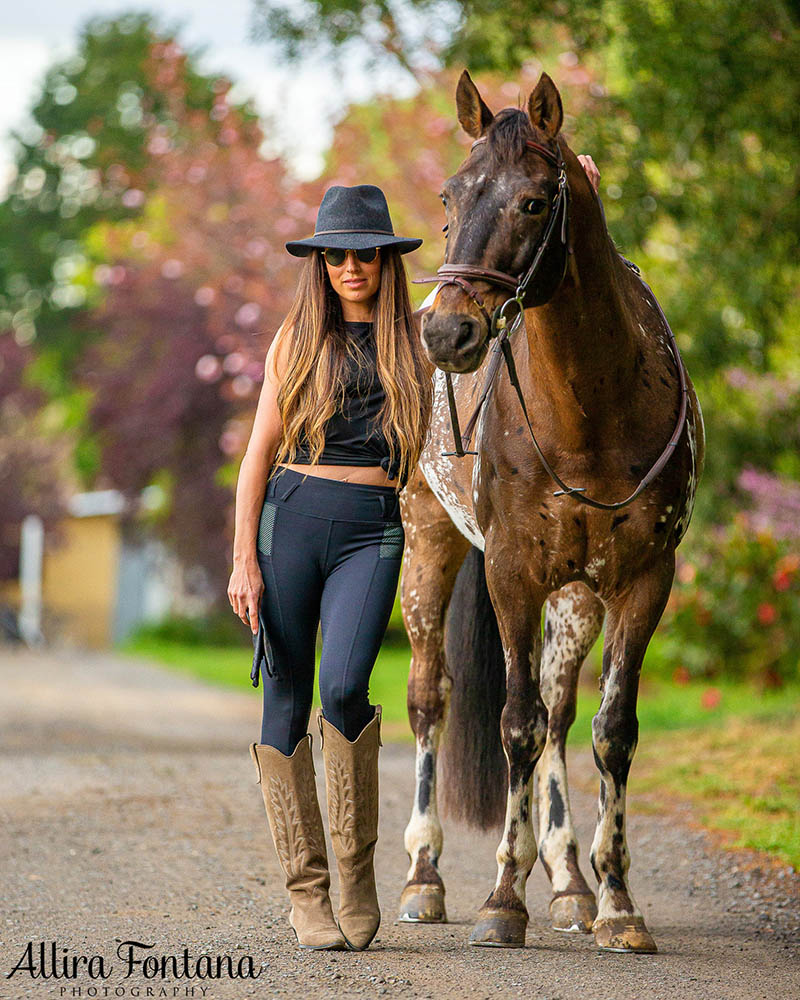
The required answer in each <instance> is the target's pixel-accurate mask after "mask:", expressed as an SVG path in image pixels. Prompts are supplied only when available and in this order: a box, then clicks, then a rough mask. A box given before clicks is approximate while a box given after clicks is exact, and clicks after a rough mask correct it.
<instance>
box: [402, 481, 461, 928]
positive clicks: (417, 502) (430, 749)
mask: <svg viewBox="0 0 800 1000" xmlns="http://www.w3.org/2000/svg"><path fill="white" fill-rule="evenodd" d="M402 504H403V523H404V524H405V530H406V548H405V552H404V555H403V576H402V588H401V605H402V609H403V620H404V622H405V626H406V631H407V632H408V637H409V641H410V643H411V669H410V673H409V679H408V717H409V721H410V722H411V728H412V729H413V731H414V735H415V737H416V748H417V755H416V776H417V781H416V789H415V792H414V807H413V810H412V812H411V819H410V820H409V823H408V826H407V827H406V831H405V838H404V842H405V848H406V851H408V855H409V858H410V859H411V867H410V868H409V870H408V881H407V882H406V885H405V888H404V889H403V893H402V895H401V897H400V915H399V919H400V920H403V921H412V922H423V923H429V922H439V921H444V920H446V919H447V917H446V915H445V908H444V884H443V882H442V878H441V876H440V875H439V868H438V863H439V856H440V855H441V852H442V826H441V823H440V822H439V813H438V809H437V804H436V754H437V750H438V747H439V743H440V741H441V737H442V731H443V729H444V723H445V715H446V711H447V700H448V696H449V693H450V679H449V677H448V675H447V673H446V670H445V650H444V622H445V612H446V611H447V605H448V603H449V601H450V596H451V594H452V592H453V585H454V583H455V579H456V576H457V574H458V570H459V568H460V566H461V563H462V562H463V561H464V555H465V554H466V552H467V550H468V549H469V545H470V543H469V542H468V541H467V539H466V538H464V536H463V535H462V534H461V533H460V532H459V531H458V529H457V528H456V527H455V526H454V525H453V523H452V521H451V520H450V518H449V517H448V516H447V514H446V512H445V511H444V509H443V507H442V506H441V504H440V503H439V501H438V500H437V499H436V497H435V496H434V495H433V493H432V492H431V490H430V488H429V487H428V485H427V483H426V482H425V480H424V478H423V477H422V475H421V474H420V473H417V474H415V475H414V477H413V478H412V480H411V481H410V482H409V484H408V485H407V487H406V489H405V491H404V494H403V500H402Z"/></svg>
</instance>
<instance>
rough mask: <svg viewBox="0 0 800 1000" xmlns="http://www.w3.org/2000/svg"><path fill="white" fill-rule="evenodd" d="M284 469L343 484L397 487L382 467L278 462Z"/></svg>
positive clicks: (395, 481)
mask: <svg viewBox="0 0 800 1000" xmlns="http://www.w3.org/2000/svg"><path fill="white" fill-rule="evenodd" d="M278 465H279V466H280V467H281V468H282V469H292V471H294V472H300V473H302V474H303V475H306V474H308V475H309V476H320V477H321V478H323V479H339V480H340V481H341V482H343V483H366V484H367V485H369V486H396V485H397V480H396V479H389V476H388V474H387V472H386V470H385V469H384V468H382V467H381V466H380V465H287V464H284V463H283V462H278Z"/></svg>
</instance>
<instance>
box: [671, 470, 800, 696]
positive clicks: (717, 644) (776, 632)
mask: <svg viewBox="0 0 800 1000" xmlns="http://www.w3.org/2000/svg"><path fill="white" fill-rule="evenodd" d="M743 475H744V474H743ZM767 478H772V477H764V480H766V479H767ZM747 483H750V485H754V484H755V479H752V480H751V479H749V478H748V476H744V482H742V483H741V485H742V486H745V485H746V484H747ZM760 483H761V485H764V482H762V481H760ZM778 495H779V494H776V493H775V492H773V493H771V494H770V496H771V498H772V499H773V500H775V497H776V496H778ZM789 495H790V497H791V496H793V494H791V491H790V494H789ZM762 499H763V498H762ZM789 527H790V525H789V524H788V522H786V521H784V520H782V519H781V518H776V520H775V522H774V524H772V525H769V524H768V522H767V521H766V520H765V515H764V511H763V508H762V509H759V507H758V505H756V508H755V510H753V511H742V512H741V513H739V514H737V515H736V516H735V517H734V519H733V522H732V523H731V524H729V525H727V526H717V527H715V528H713V529H711V530H710V531H707V532H704V533H702V534H699V533H698V534H697V535H695V536H692V537H691V543H692V544H691V548H689V549H687V550H686V551H685V552H684V553H682V554H681V553H679V557H678V567H677V573H676V578H675V584H674V586H673V589H672V594H671V596H670V599H669V603H668V604H667V610H666V612H665V614H664V618H663V619H662V622H661V625H660V627H659V632H660V634H661V636H662V639H663V646H664V652H665V654H666V655H667V657H668V659H669V661H670V662H671V663H672V664H673V665H674V668H675V676H676V677H683V678H687V677H691V676H695V677H697V676H700V677H719V678H740V679H742V678H748V679H753V680H758V681H760V682H761V683H763V684H764V685H765V686H772V687H775V686H780V685H782V684H784V683H785V682H787V681H797V680H798V679H800V611H799V609H800V535H799V534H798V530H799V527H800V520H798V521H796V522H795V525H794V532H793V533H792V532H790V531H789V530H788V529H789ZM776 529H777V530H776Z"/></svg>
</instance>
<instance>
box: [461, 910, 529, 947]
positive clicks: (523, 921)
mask: <svg viewBox="0 0 800 1000" xmlns="http://www.w3.org/2000/svg"><path fill="white" fill-rule="evenodd" d="M527 927H528V917H527V915H526V914H525V913H520V912H519V910H481V911H480V913H479V914H478V922H477V924H475V926H474V927H473V929H472V933H471V934H470V936H469V943H470V944H474V945H478V946H480V947H484V948H524V947H525V931H526V929H527Z"/></svg>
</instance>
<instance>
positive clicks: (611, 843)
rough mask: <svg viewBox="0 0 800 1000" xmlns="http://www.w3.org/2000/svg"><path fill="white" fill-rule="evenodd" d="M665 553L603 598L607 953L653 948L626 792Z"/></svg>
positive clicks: (598, 726) (666, 573)
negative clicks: (638, 895) (633, 861)
mask: <svg viewBox="0 0 800 1000" xmlns="http://www.w3.org/2000/svg"><path fill="white" fill-rule="evenodd" d="M667 555H669V556H670V558H667V559H666V560H665V561H664V562H662V563H661V564H659V565H658V566H656V567H653V568H651V569H650V570H649V571H648V573H647V574H642V575H641V576H639V577H637V578H636V579H635V580H634V581H633V584H632V586H631V587H630V588H629V589H628V590H627V591H626V592H625V594H624V595H623V596H621V597H620V598H618V599H616V600H615V599H611V600H609V601H608V602H607V609H608V623H607V626H606V638H605V646H604V650H603V677H602V682H601V684H602V689H603V698H602V701H601V703H600V709H599V711H598V713H597V715H596V716H595V717H594V719H593V721H592V738H593V745H594V757H595V761H596V763H597V766H598V768H599V769H600V802H599V807H598V815H597V829H596V832H595V836H594V841H593V842H592V852H591V860H592V868H593V869H594V872H595V875H596V876H597V880H598V882H599V883H600V888H599V892H598V913H597V919H596V920H595V922H594V925H593V927H592V931H593V933H594V938H595V942H596V944H597V945H598V947H599V948H601V949H602V950H604V951H619V952H655V951H657V950H658V949H657V948H656V944H655V941H654V940H653V938H652V936H651V934H650V932H649V931H648V929H647V927H646V926H645V922H644V918H643V916H642V914H641V911H640V910H639V908H638V906H637V905H636V903H635V901H634V899H633V895H632V893H631V890H630V886H629V884H628V870H629V868H630V855H629V853H628V845H627V843H626V837H625V790H626V785H627V780H628V772H629V770H630V766H631V761H632V760H633V755H634V752H635V750H636V743H637V739H638V728H639V724H638V720H637V718H636V698H637V694H638V689H639V674H640V671H641V666H642V660H643V659H644V654H645V651H646V650H647V644H648V642H649V641H650V637H651V636H652V634H653V631H654V630H655V627H656V625H657V624H658V621H659V619H660V617H661V614H662V612H663V610H664V606H665V604H666V602H667V597H668V596H669V590H670V586H671V584H672V577H673V574H674V569H675V559H674V553H671V554H669V553H668V554H667Z"/></svg>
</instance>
